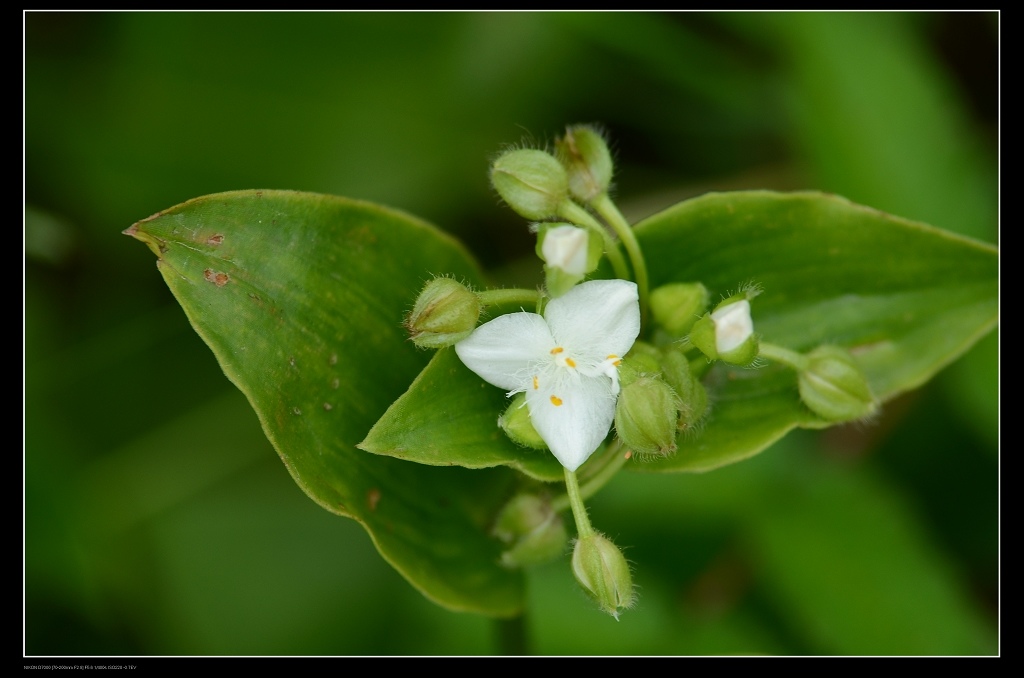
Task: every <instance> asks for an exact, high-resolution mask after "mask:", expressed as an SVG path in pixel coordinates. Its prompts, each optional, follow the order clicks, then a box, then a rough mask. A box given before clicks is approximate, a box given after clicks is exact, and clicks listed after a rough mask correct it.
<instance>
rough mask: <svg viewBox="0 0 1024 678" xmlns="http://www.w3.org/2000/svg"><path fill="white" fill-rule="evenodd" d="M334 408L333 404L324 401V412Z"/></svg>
mask: <svg viewBox="0 0 1024 678" xmlns="http://www.w3.org/2000/svg"><path fill="white" fill-rule="evenodd" d="M333 409H334V405H332V404H330V403H324V412H330V411H331V410H333Z"/></svg>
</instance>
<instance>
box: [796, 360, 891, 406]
mask: <svg viewBox="0 0 1024 678" xmlns="http://www.w3.org/2000/svg"><path fill="white" fill-rule="evenodd" d="M799 383H800V397H801V398H802V399H803V401H804V404H806V405H807V407H809V408H810V409H811V410H812V411H813V412H814V413H815V414H817V415H818V416H820V417H821V418H823V419H827V420H829V421H851V420H853V419H860V418H862V417H866V416H868V415H870V414H872V413H874V412H875V410H876V409H877V407H878V404H877V401H876V400H875V397H874V395H872V393H871V387H870V386H869V385H868V380H867V378H866V377H865V376H864V373H863V372H862V371H861V369H860V367H858V366H857V363H856V362H855V361H854V359H853V356H851V355H850V353H849V352H848V351H846V350H845V349H842V348H840V347H838V346H819V347H818V348H816V349H814V350H813V351H811V352H810V353H809V354H808V356H807V367H806V368H804V369H802V370H800V377H799Z"/></svg>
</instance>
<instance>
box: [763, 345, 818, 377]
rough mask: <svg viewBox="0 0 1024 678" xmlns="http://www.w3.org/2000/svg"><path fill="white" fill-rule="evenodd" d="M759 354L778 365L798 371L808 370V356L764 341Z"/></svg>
mask: <svg viewBox="0 0 1024 678" xmlns="http://www.w3.org/2000/svg"><path fill="white" fill-rule="evenodd" d="M758 354H759V355H761V356H762V357H765V358H767V359H768V360H774V361H775V362H777V363H782V364H783V365H786V366H788V367H792V368H793V369H794V370H797V371H800V370H806V369H807V365H808V360H807V356H805V355H803V354H802V353H797V352H796V351H791V350H789V349H788V348H783V347H781V346H776V345H775V344H769V343H767V342H764V341H762V342H761V344H760V350H759V351H758Z"/></svg>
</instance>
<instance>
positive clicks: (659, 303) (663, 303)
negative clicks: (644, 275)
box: [650, 283, 709, 338]
mask: <svg viewBox="0 0 1024 678" xmlns="http://www.w3.org/2000/svg"><path fill="white" fill-rule="evenodd" d="M708 302H709V299H708V289H707V288H706V287H704V285H702V284H700V283H670V284H668V285H662V286H661V287H658V288H657V289H655V290H653V291H652V292H651V302H650V308H651V315H652V316H653V317H654V322H655V323H657V324H658V325H659V326H661V327H662V328H664V330H665V331H666V332H668V334H669V335H670V336H672V337H675V338H679V337H684V336H686V333H687V332H689V331H690V328H692V327H693V324H694V323H695V322H697V318H699V317H700V314H701V313H703V312H704V309H706V308H707V307H708Z"/></svg>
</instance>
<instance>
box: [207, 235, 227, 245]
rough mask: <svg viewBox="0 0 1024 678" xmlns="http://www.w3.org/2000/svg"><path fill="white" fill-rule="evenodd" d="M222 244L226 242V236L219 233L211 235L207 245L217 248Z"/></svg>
mask: <svg viewBox="0 0 1024 678" xmlns="http://www.w3.org/2000/svg"><path fill="white" fill-rule="evenodd" d="M222 242H224V236H223V235H221V234H220V233H217V234H216V235H211V236H210V237H209V238H207V239H206V244H207V245H214V246H216V245H219V244H221V243H222Z"/></svg>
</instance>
